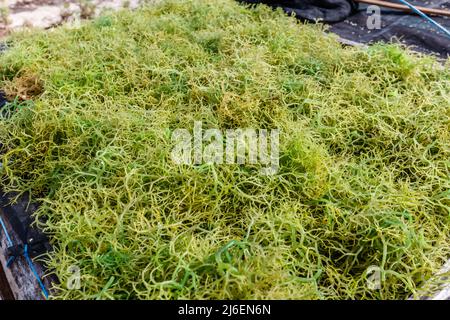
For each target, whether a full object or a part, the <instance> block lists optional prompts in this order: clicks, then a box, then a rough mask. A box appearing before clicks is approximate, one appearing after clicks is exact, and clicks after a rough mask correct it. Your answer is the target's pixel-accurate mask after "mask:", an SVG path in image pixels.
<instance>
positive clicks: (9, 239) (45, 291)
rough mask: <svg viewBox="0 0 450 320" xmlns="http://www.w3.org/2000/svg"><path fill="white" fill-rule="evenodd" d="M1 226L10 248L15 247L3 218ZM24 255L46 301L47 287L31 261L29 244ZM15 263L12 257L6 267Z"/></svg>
mask: <svg viewBox="0 0 450 320" xmlns="http://www.w3.org/2000/svg"><path fill="white" fill-rule="evenodd" d="M0 225H1V226H2V229H3V232H4V233H5V236H6V240H7V242H8V246H9V247H12V246H13V245H14V243H13V241H12V239H11V237H10V236H9V233H8V230H7V229H6V225H5V222H4V221H3V219H2V217H1V216H0ZM23 255H24V257H25V260H27V263H28V266H29V267H30V269H31V271H32V272H33V275H34V277H35V278H36V280H37V281H38V283H39V286H40V287H41V290H42V293H43V294H44V296H45V299H48V292H47V289H46V288H45V285H44V283H43V282H42V280H41V277H39V274H38V273H37V271H36V268H35V267H34V264H33V261H32V260H31V258H30V255H29V254H28V244H25V246H24V249H23ZM13 261H14V257H10V258H9V259H8V261H7V262H6V266H7V267H8V268H9V266H10V265H11V263H12V262H13Z"/></svg>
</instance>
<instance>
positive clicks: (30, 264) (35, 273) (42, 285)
mask: <svg viewBox="0 0 450 320" xmlns="http://www.w3.org/2000/svg"><path fill="white" fill-rule="evenodd" d="M23 255H24V256H25V259H26V260H27V262H28V265H29V266H30V269H31V271H32V272H33V274H34V276H35V277H36V279H37V281H38V282H39V286H40V287H41V290H42V293H43V294H44V296H45V299H48V292H47V289H46V288H45V285H44V283H42V280H41V277H39V274H38V273H37V271H36V268H35V267H34V264H33V261H32V260H31V258H30V256H29V255H28V245H27V244H26V245H25V247H24V249H23Z"/></svg>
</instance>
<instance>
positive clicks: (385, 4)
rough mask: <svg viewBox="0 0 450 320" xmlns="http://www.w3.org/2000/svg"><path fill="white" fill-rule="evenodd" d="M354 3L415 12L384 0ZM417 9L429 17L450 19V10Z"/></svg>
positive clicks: (356, 0)
mask: <svg viewBox="0 0 450 320" xmlns="http://www.w3.org/2000/svg"><path fill="white" fill-rule="evenodd" d="M354 1H355V2H360V3H366V4H373V5H377V6H380V7H386V8H391V9H397V10H402V11H406V12H410V13H413V11H412V10H411V9H410V8H409V7H408V6H405V5H403V4H398V3H392V2H388V1H382V0H354ZM415 7H416V8H417V9H419V10H420V11H422V12H423V13H426V14H429V15H433V16H446V17H450V11H449V10H444V9H434V8H426V7H420V6H415Z"/></svg>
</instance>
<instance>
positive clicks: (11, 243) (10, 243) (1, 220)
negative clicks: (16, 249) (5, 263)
mask: <svg viewBox="0 0 450 320" xmlns="http://www.w3.org/2000/svg"><path fill="white" fill-rule="evenodd" d="M0 224H1V225H2V229H3V232H4V233H5V236H6V240H7V241H8V247H12V246H13V242H12V240H11V237H10V236H9V233H8V230H6V226H5V223H4V222H3V219H2V217H0Z"/></svg>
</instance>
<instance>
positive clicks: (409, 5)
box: [398, 0, 450, 38]
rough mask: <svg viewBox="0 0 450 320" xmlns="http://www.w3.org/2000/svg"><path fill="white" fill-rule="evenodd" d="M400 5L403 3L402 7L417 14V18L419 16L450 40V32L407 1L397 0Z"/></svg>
mask: <svg viewBox="0 0 450 320" xmlns="http://www.w3.org/2000/svg"><path fill="white" fill-rule="evenodd" d="M398 1H400V2H401V3H403V4H404V5H406V6H408V7H409V8H410V9H411V10H412V11H414V12H415V13H417V14H418V15H419V16H421V17H422V18H424V19H425V20H427V21H428V22H429V23H431V24H432V25H434V26H435V27H436V28H438V29H439V30H441V31H442V32H444V33H445V34H446V35H447V37H449V38H450V31H448V30H447V29H446V28H444V27H443V26H442V25H440V24H439V23H437V22H436V21H434V20H433V19H431V18H430V17H429V16H427V15H426V14H425V13H423V12H422V11H420V10H419V9H418V8H416V7H415V6H414V5H412V4H411V3H409V2H408V1H405V0H398Z"/></svg>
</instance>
